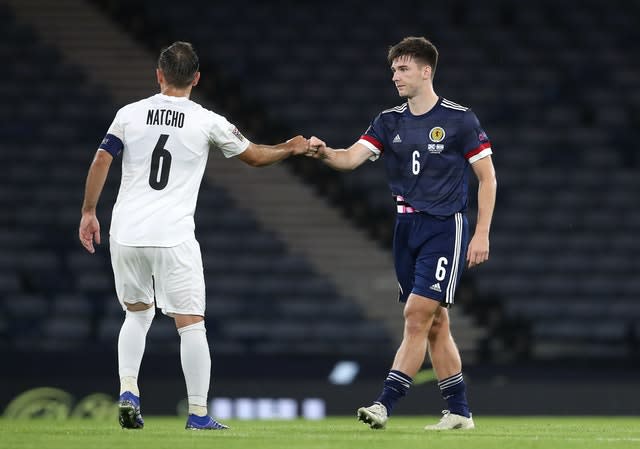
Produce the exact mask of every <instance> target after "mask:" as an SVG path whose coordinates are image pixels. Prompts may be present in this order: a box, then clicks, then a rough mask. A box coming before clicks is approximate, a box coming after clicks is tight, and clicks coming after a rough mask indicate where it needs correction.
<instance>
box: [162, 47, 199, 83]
mask: <svg viewBox="0 0 640 449" xmlns="http://www.w3.org/2000/svg"><path fill="white" fill-rule="evenodd" d="M158 68H159V69H160V70H162V73H163V74H164V77H165V79H166V80H167V83H169V84H171V85H172V86H174V87H187V86H189V85H190V84H191V83H192V82H193V80H194V78H195V76H196V73H197V72H198V69H199V68H200V61H199V60H198V55H197V54H196V51H195V50H194V49H193V45H191V43H189V42H182V41H178V42H174V43H173V44H171V45H169V46H168V47H166V48H163V49H162V51H161V52H160V57H159V58H158Z"/></svg>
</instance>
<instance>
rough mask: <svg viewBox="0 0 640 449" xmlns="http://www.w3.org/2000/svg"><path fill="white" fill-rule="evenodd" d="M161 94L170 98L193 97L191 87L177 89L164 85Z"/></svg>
mask: <svg viewBox="0 0 640 449" xmlns="http://www.w3.org/2000/svg"><path fill="white" fill-rule="evenodd" d="M160 93H161V94H163V95H168V96H169V97H187V98H189V96H190V95H191V86H189V87H185V88H177V87H173V86H168V85H164V86H161V88H160Z"/></svg>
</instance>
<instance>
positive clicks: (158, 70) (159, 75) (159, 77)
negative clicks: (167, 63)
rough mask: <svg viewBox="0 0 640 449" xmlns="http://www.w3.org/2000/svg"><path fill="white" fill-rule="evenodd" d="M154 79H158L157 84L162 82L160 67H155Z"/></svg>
mask: <svg viewBox="0 0 640 449" xmlns="http://www.w3.org/2000/svg"><path fill="white" fill-rule="evenodd" d="M156 80H158V84H162V83H163V82H164V74H163V73H162V70H160V69H156Z"/></svg>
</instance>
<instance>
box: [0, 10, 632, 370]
mask: <svg viewBox="0 0 640 449" xmlns="http://www.w3.org/2000/svg"><path fill="white" fill-rule="evenodd" d="M95 3H97V4H99V5H101V6H103V7H104V10H105V13H108V14H112V16H113V17H114V18H116V19H117V20H118V21H119V23H121V24H122V25H123V26H125V27H128V28H129V29H130V30H131V31H132V32H133V33H136V35H137V36H138V37H139V38H140V39H141V40H145V41H146V42H147V43H148V44H149V47H150V48H156V47H157V46H158V45H159V44H165V43H167V42H170V41H171V40H174V39H183V40H190V41H192V42H194V43H195V45H196V47H197V48H198V50H199V52H200V55H201V60H202V66H203V67H206V68H207V70H208V71H209V72H210V73H211V72H213V73H212V74H211V78H212V79H214V82H212V83H210V84H208V83H207V82H203V86H202V87H203V89H204V90H206V92H207V93H208V94H210V95H212V96H215V99H216V102H218V103H219V104H221V105H222V108H223V109H226V110H227V111H233V116H234V117H242V119H240V120H244V122H245V123H244V124H243V127H249V128H250V129H253V130H254V131H255V135H261V134H262V135H277V136H281V135H283V133H282V130H283V128H284V129H287V128H289V129H292V130H295V131H296V132H300V133H304V134H307V135H309V134H316V135H319V136H321V137H323V138H325V139H326V140H327V142H328V143H329V144H330V145H333V146H337V147H340V146H348V145H350V144H351V143H352V142H353V141H354V140H355V139H356V138H357V137H358V136H359V135H360V133H361V132H362V131H363V130H364V129H365V128H366V127H367V125H368V123H369V121H370V120H371V119H373V117H374V116H375V114H377V113H378V112H379V111H380V110H382V109H384V108H387V107H391V106H394V105H397V104H398V103H399V102H400V100H399V99H398V98H397V96H396V93H395V91H394V89H393V85H392V84H391V82H390V77H391V75H390V72H389V71H388V68H387V65H386V62H385V52H386V49H387V48H388V45H389V44H391V43H394V42H396V41H398V40H399V39H400V38H402V37H403V36H405V35H425V34H426V35H427V36H428V37H430V38H431V39H433V40H434V42H435V43H436V44H437V45H438V46H439V48H440V51H441V59H440V65H439V67H438V70H437V74H436V82H435V87H436V90H437V92H439V93H440V94H441V95H443V96H445V97H447V98H450V99H452V100H454V101H456V102H459V103H461V104H465V105H471V106H473V108H474V110H475V111H476V112H477V114H478V116H479V117H480V119H481V121H482V123H483V125H484V126H485V128H486V129H487V132H488V134H489V136H490V137H491V140H492V143H493V146H494V151H495V155H494V163H495V165H496V169H497V172H498V182H499V193H498V205H497V209H496V214H495V219H494V226H493V230H492V258H491V260H490V262H489V263H488V264H486V265H485V266H482V267H480V268H478V269H476V270H474V271H473V272H470V273H468V274H467V276H468V278H467V279H469V280H471V281H472V282H471V283H472V284H473V287H474V289H475V293H476V295H475V297H474V298H473V301H475V304H473V303H467V302H465V303H464V306H466V307H469V308H470V309H471V308H472V309H473V310H474V312H475V313H477V314H478V319H479V320H480V319H481V315H482V309H483V308H486V307H489V306H490V305H492V304H495V303H496V302H499V303H500V307H499V310H500V313H501V314H502V315H501V317H500V319H501V320H503V321H504V323H503V324H504V325H503V326H502V328H503V329H506V328H509V329H510V331H509V332H511V333H503V334H502V335H500V334H499V333H498V334H496V335H493V337H492V338H495V339H501V338H502V339H503V340H504V341H508V339H509V338H511V337H512V336H513V335H514V334H513V332H514V327H515V332H517V331H518V329H521V333H522V334H527V336H528V338H530V341H529V344H530V345H531V346H530V347H529V348H525V349H523V351H524V352H525V353H526V355H527V356H531V357H534V358H538V359H548V358H559V357H573V358H593V357H598V358H612V357H618V358H624V357H626V356H628V355H629V354H637V347H638V345H639V344H640V341H639V338H640V337H639V334H640V309H639V308H638V307H637V306H636V302H637V300H638V298H639V297H640V281H638V273H640V262H638V258H637V257H635V256H636V254H637V253H638V250H639V249H640V243H639V242H640V240H638V239H637V238H636V236H635V234H636V233H637V230H638V228H639V227H640V212H638V210H637V204H638V200H637V198H638V197H639V195H640V177H639V176H638V175H637V171H638V167H639V166H640V163H639V158H638V155H637V151H636V150H635V148H634V146H633V145H634V144H635V143H636V142H637V141H638V139H639V138H640V135H639V131H638V130H640V94H639V93H640V77H638V76H637V74H638V73H640V67H639V64H640V58H638V47H637V42H640V35H639V34H640V30H639V29H638V27H637V23H636V22H637V17H639V16H640V7H639V6H638V3H637V2H632V1H625V0H618V1H615V2H613V4H609V3H602V2H599V1H596V0H587V1H578V0H572V1H567V2H562V3H558V2H553V3H552V2H551V1H542V2H529V3H522V2H518V3H517V4H516V3H515V2H504V1H502V0H488V1H486V2H471V1H458V2H451V3H450V4H448V5H447V6H443V7H442V8H439V9H437V10H436V9H434V8H433V7H425V6H423V5H422V4H420V3H418V2H408V3H407V5H406V6H407V7H410V8H411V9H410V13H409V12H407V11H402V13H399V14H398V15H397V16H395V17H393V18H392V19H390V17H389V16H390V14H389V12H388V11H387V10H383V9H382V8H377V7H372V6H371V4H370V2H362V1H357V0H346V1H343V2H340V7H339V8H331V7H326V3H325V2H320V1H309V2H304V7H303V6H302V4H300V3H299V2H293V1H283V2H276V3H274V4H271V3H269V2H259V1H257V0H239V1H236V2H233V3H225V2H217V3H216V4H215V6H212V4H211V2H207V1H205V0H189V1H186V2H180V3H176V2H170V1H168V0H153V1H152V0H135V1H129V2H124V1H115V0H95ZM612 5H613V6H612ZM549 11H553V14H549ZM0 24H1V25H2V27H1V29H0V36H2V37H3V39H2V40H1V42H2V43H1V44H0V55H2V56H3V57H4V58H5V60H11V61H15V63H12V64H11V65H10V66H9V67H8V68H7V69H6V70H5V71H4V73H3V75H1V76H3V77H5V79H4V81H5V82H4V83H0V93H2V94H3V95H4V98H6V99H7V101H5V102H4V103H3V104H2V106H0V117H1V118H2V120H0V133H1V134H2V135H3V136H6V137H5V138H6V139H10V141H11V144H10V146H8V148H13V151H2V152H0V164H1V166H2V167H3V170H4V173H6V175H5V183H4V184H3V188H2V190H1V191H0V205H1V206H2V208H3V210H12V211H15V212H14V213H12V214H3V216H2V217H0V220H2V221H1V222H0V244H2V247H3V251H2V252H1V253H0V299H1V301H0V312H2V313H1V314H0V341H2V342H4V343H2V344H7V343H6V342H7V341H9V344H13V343H12V342H13V341H14V340H16V339H14V337H13V335H14V332H18V334H19V335H25V338H24V339H22V340H21V342H22V343H21V344H37V339H36V338H34V337H33V336H34V335H51V333H53V334H55V333H56V332H58V330H59V324H56V321H55V320H54V318H55V317H57V316H59V315H60V313H62V314H65V315H66V313H63V312H61V310H68V308H69V307H71V306H70V304H71V303H72V302H73V301H75V302H78V303H79V302H81V301H87V302H88V303H89V304H91V307H89V308H86V307H79V308H78V312H77V313H78V315H82V314H84V315H87V318H88V319H89V320H90V321H91V323H93V325H94V328H93V329H90V330H89V332H87V331H86V329H84V328H83V327H82V326H76V325H71V326H69V330H68V332H71V331H72V330H73V332H77V333H78V334H77V335H84V336H85V340H83V341H85V342H86V341H89V342H92V343H91V344H107V343H105V342H109V343H110V344H112V342H113V341H112V340H109V338H110V337H109V336H110V335H111V336H113V335H115V334H114V329H117V327H118V325H119V324H118V321H119V319H120V318H121V315H120V313H121V312H120V311H119V309H118V308H117V304H115V302H114V300H113V294H112V289H111V287H110V285H111V280H110V279H109V276H110V268H109V263H108V258H107V257H106V256H105V255H104V254H103V255H102V256H101V257H99V258H98V257H94V258H91V257H89V256H88V255H86V254H83V253H82V251H81V249H80V248H78V245H77V243H76V242H75V233H74V231H73V230H74V229H75V226H77V224H76V222H77V219H78V213H77V209H78V207H79V206H77V205H79V203H80V201H81V187H80V186H81V185H82V180H83V177H84V175H85V172H86V167H87V165H88V162H89V159H90V157H91V153H92V151H93V150H92V148H94V147H95V145H96V142H97V139H99V136H100V135H101V134H102V133H104V127H105V124H106V123H108V122H109V120H110V118H111V115H112V113H113V106H112V104H111V103H110V101H109V98H108V97H107V96H106V95H105V94H104V93H103V92H102V91H101V90H99V89H98V88H96V86H91V85H90V84H89V83H88V82H87V81H86V80H85V79H84V78H83V75H82V72H81V71H79V70H78V69H77V68H74V67H70V66H69V65H67V64H63V63H62V62H61V61H60V58H59V56H58V55H57V53H56V51H55V49H54V48H51V47H47V46H44V45H42V44H41V43H39V42H38V41H37V39H36V37H35V36H34V35H33V34H32V33H30V31H29V30H28V29H26V28H24V27H21V26H19V25H17V24H16V23H15V22H14V21H13V20H12V17H11V12H10V11H9V10H8V9H7V8H4V7H0ZM154 30H156V31H158V30H162V34H161V35H160V34H154V33H153V31H154ZM12 42H20V43H21V46H20V50H19V52H18V50H17V49H16V47H15V46H13V45H11V43H12ZM43 66H44V67H47V69H46V70H43V69H42V67H43ZM217 70H219V72H216V71H217ZM71 83H72V84H71ZM69 85H73V86H74V88H73V89H64V88H63V87H62V86H69ZM216 95H217V96H216ZM247 99H251V102H250V108H247V106H248V105H247ZM18 100H19V101H18ZM42 104H47V105H49V106H50V109H49V110H48V111H44V110H43V109H42V106H41V105H42ZM14 106H15V107H14ZM88 108H90V109H91V110H92V114H86V113H85V112H86V110H87V109H88ZM242 108H247V109H242ZM239 124H240V123H239ZM269 133H271V134H269ZM288 134H289V133H288V132H287V133H286V134H285V135H288ZM269 140H271V139H269ZM70 142H72V144H70ZM290 165H291V168H292V169H293V170H295V171H296V172H297V173H299V174H300V175H301V177H302V178H303V179H305V180H306V181H308V182H313V183H315V184H317V186H318V191H320V192H322V193H323V194H325V195H326V196H327V197H329V198H330V199H331V200H332V201H333V203H334V204H335V205H336V206H337V207H344V213H345V215H347V216H349V217H351V218H353V219H354V222H355V223H357V224H359V225H361V226H363V228H364V229H366V230H367V231H368V232H370V233H371V235H373V236H375V237H377V238H378V239H380V242H381V244H382V245H387V246H388V244H389V234H390V231H391V226H390V223H391V220H392V219H393V217H392V214H393V208H392V207H391V204H392V203H391V199H390V197H389V192H388V189H387V187H386V185H385V184H384V181H383V180H382V179H383V178H384V173H383V166H382V164H380V163H376V164H369V165H367V166H366V167H363V168H361V169H359V170H358V171H356V172H353V173H348V174H342V173H334V172H331V171H330V170H328V169H323V168H322V167H318V166H317V165H316V164H315V163H314V162H313V161H306V160H301V161H296V162H292V163H291V164H290ZM113 175H115V176H114V178H117V172H116V173H113ZM116 188H117V187H116V185H114V184H110V185H108V186H107V190H106V191H105V194H104V196H103V205H106V204H108V203H109V202H110V201H112V200H113V198H114V196H115V190H116ZM201 200H202V201H205V202H206V206H205V207H200V209H199V213H198V216H197V222H198V223H197V226H198V229H199V238H200V242H201V246H202V248H203V256H204V260H205V271H206V276H207V285H208V289H209V293H210V294H209V296H208V316H207V320H208V322H209V327H210V329H211V330H210V333H211V334H212V335H214V337H213V338H214V340H213V341H214V342H215V341H220V345H219V350H221V351H222V352H229V353H246V352H251V351H254V352H263V353H272V352H290V351H293V352H295V351H302V350H303V348H302V345H304V346H305V347H306V348H307V349H308V350H309V351H312V350H313V349H312V348H315V350H316V351H318V352H323V351H334V350H335V345H334V344H333V343H332V342H331V341H330V340H328V339H326V335H327V334H328V335H342V336H343V337H345V336H349V338H356V336H357V335H361V336H368V337H369V338H373V339H374V340H375V338H380V337H379V333H375V332H372V329H371V326H372V325H371V324H369V323H367V322H365V321H363V320H362V313H361V311H360V310H359V309H358V308H357V307H355V306H353V305H352V304H350V303H349V301H348V300H345V299H344V298H340V293H339V292H336V291H335V290H334V289H333V287H332V286H331V285H330V284H328V283H327V282H325V281H324V280H323V279H322V278H319V277H318V276H317V275H316V274H315V273H313V271H312V270H311V269H310V268H309V267H308V266H307V265H306V264H305V262H304V260H300V259H298V258H297V257H296V256H294V255H292V254H290V253H289V252H288V250H287V248H284V247H283V246H282V245H281V244H280V243H279V242H278V241H277V240H275V239H274V238H273V236H270V235H268V233H265V232H263V231H261V230H260V228H259V227H258V226H257V224H256V223H255V222H253V221H252V220H251V219H250V217H249V218H247V217H246V216H244V215H242V214H240V213H238V212H237V211H235V210H234V209H233V207H231V208H230V209H229V210H226V209H225V211H220V208H217V207H216V204H220V203H218V201H220V202H225V204H228V202H227V201H228V199H225V192H224V191H222V190H218V189H214V188H212V187H210V186H206V185H205V186H204V187H203V191H202V194H201ZM474 203H475V201H474V199H473V197H472V201H471V207H470V213H469V216H470V218H471V219H473V217H474V215H475V204H474ZM70 204H71V206H70ZM104 209H105V210H106V209H107V208H106V207H105V208H104ZM213 211H215V212H213ZM103 213H104V210H103ZM108 219H109V217H108V215H105V216H104V217H102V222H103V223H108ZM103 226H104V225H103ZM241 231H243V232H244V234H237V235H236V234H230V233H232V232H241ZM221 235H224V237H221ZM227 235H233V236H234V237H233V238H227ZM240 235H242V236H243V237H240ZM247 235H253V236H254V237H251V238H249V237H246V236H247ZM239 241H243V242H244V243H243V244H242V246H241V247H238V246H234V245H232V243H233V242H239ZM217 254H224V258H219V257H217ZM254 255H260V256H261V257H265V258H267V260H269V258H274V257H277V258H278V260H279V261H281V263H279V264H277V266H274V265H270V266H269V268H270V270H272V271H270V270H265V265H264V263H261V262H260V261H259V260H257V259H256V258H254V257H253V256H254ZM293 270H295V272H296V279H297V281H296V282H295V283H292V282H290V281H288V280H287V278H286V276H283V275H284V274H286V273H287V272H289V273H291V272H293ZM247 274H250V276H251V281H247V278H246V275H247ZM283 279H284V280H283ZM255 286H259V289H258V288H253V287H255ZM256 290H258V291H259V292H260V293H259V294H258V295H256V293H255V292H256ZM15 297H20V298H25V301H26V304H31V305H33V307H27V308H25V309H21V308H20V307H18V306H16V305H15V301H13V300H12V298H15ZM328 297H330V298H332V300H327V298H328ZM333 298H335V300H334V299H333ZM58 301H61V304H58V305H56V303H57V302H58ZM38 304H39V306H38ZM318 304H322V305H323V307H324V308H323V311H324V313H323V316H327V317H333V318H331V319H330V318H327V319H326V321H325V322H321V323H319V322H317V320H315V318H314V317H317V316H318V314H317V308H318V307H319V306H318ZM345 304H347V305H345ZM44 311H46V313H45V312H44ZM50 311H53V312H52V313H53V315H51V317H50V316H49V315H48V314H49V312H50ZM56 311H57V312H56ZM25 314H26V315H25ZM84 315H83V316H84ZM5 316H6V317H13V316H20V317H22V316H25V319H26V321H24V323H32V325H26V324H25V325H20V326H19V327H20V328H19V329H14V328H12V326H13V325H14V324H13V321H12V320H11V319H4V320H3V319H2V317H5ZM285 318H287V319H285ZM289 318H291V319H290V320H289ZM341 319H344V320H347V319H349V320H352V321H350V323H352V324H349V325H348V326H347V325H340V324H341V322H340V321H339V320H341ZM56 320H57V318H56ZM336 320H338V321H336ZM158 321H159V320H158ZM20 322H21V323H22V321H20ZM336 322H337V323H338V325H336V324H335V323H336ZM305 323H306V324H307V325H308V329H311V331H309V332H306V333H305V332H303V326H302V325H301V324H305ZM353 323H357V324H353ZM509 323H512V324H513V325H512V326H508V325H507V324H509ZM514 323H515V324H514ZM312 324H313V325H312ZM162 326H164V327H162ZM518 326H521V327H520V328H518ZM159 327H160V328H159V329H157V330H155V331H154V332H157V333H158V339H157V340H158V341H159V342H161V343H158V344H159V345H160V346H159V347H162V345H163V344H164V343H162V342H163V341H164V340H163V339H162V335H169V334H170V329H169V327H170V326H166V325H161V326H159ZM499 327H500V326H498V328H499ZM374 328H375V325H374ZM351 330H357V331H358V332H353V333H351ZM505 332H506V331H505ZM269 335H270V336H271V337H267V336H269ZM322 335H324V336H325V337H321V336H322ZM67 336H68V334H67ZM302 337H304V338H305V340H303V341H300V340H299V339H300V338H302ZM382 339H383V342H382V343H383V344H384V342H387V340H386V337H384V336H383V337H382ZM25 342H26V343H25ZM29 342H30V343H29ZM378 343H381V342H379V341H374V342H373V343H371V344H372V345H375V344H378ZM65 344H66V343H65ZM69 344H73V342H69ZM366 344H367V343H366V342H364V341H362V340H360V341H355V340H354V341H353V344H352V345H351V346H350V348H347V349H345V350H347V351H357V350H360V349H362V346H363V345H366ZM614 348H615V349H614ZM151 350H153V345H152V347H151ZM490 356H491V354H488V355H487V357H490ZM494 356H495V354H494Z"/></svg>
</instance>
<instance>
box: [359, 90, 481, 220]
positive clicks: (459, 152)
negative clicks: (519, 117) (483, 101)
mask: <svg viewBox="0 0 640 449" xmlns="http://www.w3.org/2000/svg"><path fill="white" fill-rule="evenodd" d="M359 142H360V143H362V144H364V145H366V146H367V147H368V148H369V149H371V151H373V152H374V153H375V154H376V155H381V156H382V160H383V161H384V163H385V167H386V170H387V180H388V182H389V188H390V189H391V193H392V194H393V195H395V196H396V197H399V200H400V201H402V202H401V203H399V204H401V207H408V208H410V209H412V210H413V209H415V210H416V211H419V212H425V213H428V214H429V215H433V216H441V217H449V216H452V215H454V214H455V213H456V212H464V211H465V210H466V207H467V197H468V179H467V178H468V176H467V172H468V170H469V164H472V163H473V162H475V161H477V160H479V159H482V158H483V157H485V156H488V155H490V154H491V153H492V152H491V143H490V142H489V138H488V137H487V134H486V133H485V132H484V130H483V129H482V127H481V126H480V122H479V121H478V118H477V117H476V115H475V114H474V113H473V112H472V111H471V110H470V109H468V108H466V107H464V106H460V105H459V104H456V103H453V102H452V101H449V100H446V99H444V98H440V99H439V100H438V102H437V103H436V105H435V106H434V107H433V108H432V109H431V110H430V111H429V112H427V113H425V114H422V115H413V114H412V113H411V112H410V111H409V107H408V105H407V103H404V104H403V105H401V106H397V107H395V108H392V109H387V110H386V111H382V112H381V113H380V114H378V116H377V117H376V118H375V119H374V120H373V122H372V123H371V125H370V126H369V128H368V129H367V131H366V132H365V133H364V134H363V135H362V137H361V138H360V140H359ZM399 207H400V206H399Z"/></svg>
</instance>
